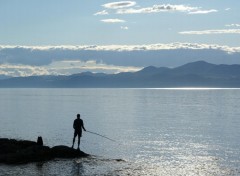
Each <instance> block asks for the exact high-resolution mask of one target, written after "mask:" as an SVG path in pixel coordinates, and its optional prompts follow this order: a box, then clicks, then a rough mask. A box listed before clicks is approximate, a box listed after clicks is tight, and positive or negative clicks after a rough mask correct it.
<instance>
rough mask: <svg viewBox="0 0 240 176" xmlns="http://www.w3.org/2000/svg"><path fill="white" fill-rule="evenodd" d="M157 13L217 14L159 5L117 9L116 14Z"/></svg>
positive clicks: (193, 8)
mask: <svg viewBox="0 0 240 176" xmlns="http://www.w3.org/2000/svg"><path fill="white" fill-rule="evenodd" d="M159 12H185V13H189V14H207V13H212V12H217V10H215V9H211V10H202V9H201V7H191V6H187V5H172V4H161V5H153V6H152V7H145V8H139V9H136V8H124V9H118V10H117V14H138V13H159Z"/></svg>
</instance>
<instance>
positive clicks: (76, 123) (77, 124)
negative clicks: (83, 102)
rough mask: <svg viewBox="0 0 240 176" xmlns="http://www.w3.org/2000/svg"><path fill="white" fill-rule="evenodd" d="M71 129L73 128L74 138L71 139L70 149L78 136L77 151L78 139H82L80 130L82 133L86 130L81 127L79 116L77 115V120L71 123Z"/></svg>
mask: <svg viewBox="0 0 240 176" xmlns="http://www.w3.org/2000/svg"><path fill="white" fill-rule="evenodd" d="M73 128H74V137H73V144H72V148H73V146H74V143H75V138H76V136H78V149H79V145H80V137H82V129H83V130H84V131H86V129H85V128H84V125H83V120H82V119H80V114H77V119H75V120H74V122H73Z"/></svg>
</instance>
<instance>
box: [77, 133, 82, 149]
mask: <svg viewBox="0 0 240 176" xmlns="http://www.w3.org/2000/svg"><path fill="white" fill-rule="evenodd" d="M80 137H81V136H80V135H78V149H79V146H80Z"/></svg>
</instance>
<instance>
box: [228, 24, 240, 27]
mask: <svg viewBox="0 0 240 176" xmlns="http://www.w3.org/2000/svg"><path fill="white" fill-rule="evenodd" d="M225 26H226V27H240V24H226V25H225Z"/></svg>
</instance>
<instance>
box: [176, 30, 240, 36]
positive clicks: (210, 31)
mask: <svg viewBox="0 0 240 176" xmlns="http://www.w3.org/2000/svg"><path fill="white" fill-rule="evenodd" d="M179 34H190V35H204V34H240V29H215V30H202V31H183V32H179Z"/></svg>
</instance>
